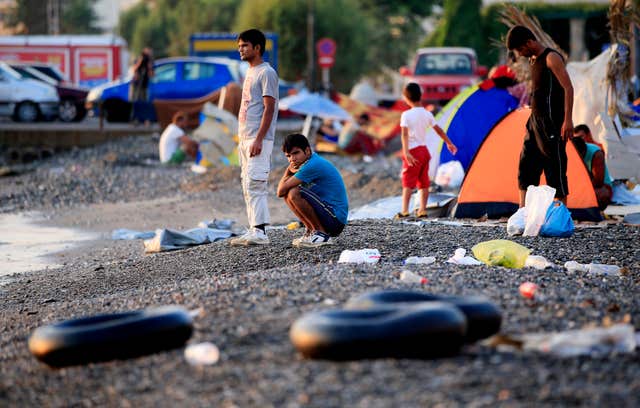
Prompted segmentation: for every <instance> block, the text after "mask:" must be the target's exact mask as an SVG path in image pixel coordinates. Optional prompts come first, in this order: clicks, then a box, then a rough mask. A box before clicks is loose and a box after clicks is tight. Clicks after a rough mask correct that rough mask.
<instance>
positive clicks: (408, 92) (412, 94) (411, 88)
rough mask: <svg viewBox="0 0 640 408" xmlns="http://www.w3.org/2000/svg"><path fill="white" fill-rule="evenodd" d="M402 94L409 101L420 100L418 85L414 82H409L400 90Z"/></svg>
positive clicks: (420, 94) (420, 92)
mask: <svg viewBox="0 0 640 408" xmlns="http://www.w3.org/2000/svg"><path fill="white" fill-rule="evenodd" d="M402 94H403V95H404V96H406V97H407V99H409V100H410V101H411V102H420V98H421V97H422V91H421V90H420V85H418V84H416V83H415V82H409V83H408V84H407V85H406V86H405V87H404V89H403V90H402Z"/></svg>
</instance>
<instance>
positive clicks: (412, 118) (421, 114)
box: [395, 82, 458, 219]
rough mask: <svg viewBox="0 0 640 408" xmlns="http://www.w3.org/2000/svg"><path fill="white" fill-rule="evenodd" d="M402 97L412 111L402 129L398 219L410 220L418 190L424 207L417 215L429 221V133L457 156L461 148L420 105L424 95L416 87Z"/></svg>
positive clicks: (408, 87) (405, 116)
mask: <svg viewBox="0 0 640 408" xmlns="http://www.w3.org/2000/svg"><path fill="white" fill-rule="evenodd" d="M402 96H403V98H404V100H405V102H406V103H407V104H408V105H409V106H411V109H409V110H406V111H404V112H402V116H400V128H401V129H402V175H401V178H402V211H401V212H399V213H398V214H396V217H395V218H396V219H402V218H407V217H409V216H410V214H409V201H410V200H411V194H412V193H413V190H414V189H415V188H416V187H417V188H418V190H419V191H420V206H419V207H418V210H417V211H416V216H417V217H418V218H426V217H427V200H428V198H429V183H430V180H429V160H430V159H431V155H430V154H429V149H427V130H428V129H429V127H433V130H435V131H436V133H437V134H438V135H439V136H440V137H441V138H442V140H444V142H445V143H446V144H447V149H449V151H450V152H451V153H452V154H454V155H455V154H456V152H457V151H458V148H457V147H456V146H455V145H454V144H453V143H452V142H451V140H449V137H448V136H447V134H446V133H445V132H444V130H442V128H440V126H438V124H437V123H436V120H435V118H434V117H433V115H432V114H431V112H429V111H428V110H426V109H425V108H424V107H423V106H422V104H421V103H420V98H421V97H422V91H421V90H420V86H419V85H418V84H416V83H413V82H411V83H409V84H407V85H406V86H405V87H404V89H403V91H402Z"/></svg>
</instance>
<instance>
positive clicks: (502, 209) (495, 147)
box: [453, 108, 602, 221]
mask: <svg viewBox="0 0 640 408" xmlns="http://www.w3.org/2000/svg"><path fill="white" fill-rule="evenodd" d="M530 113H531V110H530V109H529V108H523V109H517V110H515V111H513V112H510V113H508V114H507V115H506V116H505V117H504V118H502V120H500V122H498V123H497V124H496V126H495V127H494V128H493V129H492V130H491V131H490V132H489V134H488V135H487V137H485V139H484V141H483V142H482V144H481V145H480V148H479V149H478V151H477V152H476V155H475V157H474V158H473V161H472V162H471V165H470V166H469V169H468V171H467V174H466V176H465V179H464V181H463V183H462V187H461V188H460V194H459V196H458V204H457V206H456V208H455V209H454V211H453V216H454V217H456V218H480V217H482V216H484V215H486V216H488V217H489V218H498V217H503V216H510V215H511V214H513V213H514V212H515V211H516V210H517V209H518V201H519V190H518V162H519V159H520V151H521V150H522V143H523V142H524V137H525V134H526V127H525V126H526V123H527V120H528V119H529V115H530ZM567 180H568V182H569V195H568V196H567V207H569V210H571V215H572V217H573V218H574V219H577V220H588V221H600V220H602V216H601V215H600V212H599V211H598V201H597V200H596V194H595V192H594V190H593V186H592V184H591V178H590V177H589V173H588V171H587V168H586V166H585V165H584V162H583V161H582V159H581V158H580V156H579V155H578V153H577V152H576V150H575V148H574V147H573V144H572V143H567ZM540 182H541V183H542V184H546V180H545V179H544V174H543V175H542V177H541V180H540Z"/></svg>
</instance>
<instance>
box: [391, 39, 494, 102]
mask: <svg viewBox="0 0 640 408" xmlns="http://www.w3.org/2000/svg"><path fill="white" fill-rule="evenodd" d="M400 74H401V75H402V76H404V77H405V78H406V82H407V83H409V82H415V83H417V84H418V85H420V87H421V88H422V102H423V103H424V104H428V103H433V104H439V105H444V104H446V103H447V102H448V101H449V100H451V99H453V97H454V96H456V95H457V94H458V93H459V92H460V91H462V90H464V89H465V88H467V87H469V86H471V85H472V84H474V83H476V82H478V81H479V79H480V77H482V76H484V75H486V74H487V67H485V66H479V65H478V59H477V57H476V53H475V51H474V50H473V49H471V48H464V47H430V48H420V49H419V50H418V51H417V52H416V55H415V57H414V59H413V65H412V66H411V68H409V67H406V66H404V67H402V68H400Z"/></svg>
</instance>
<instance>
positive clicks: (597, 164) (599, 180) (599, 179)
mask: <svg viewBox="0 0 640 408" xmlns="http://www.w3.org/2000/svg"><path fill="white" fill-rule="evenodd" d="M591 180H592V181H593V186H594V187H596V188H598V187H602V185H603V184H604V153H602V152H601V151H600V152H595V153H594V154H593V157H592V158H591Z"/></svg>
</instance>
